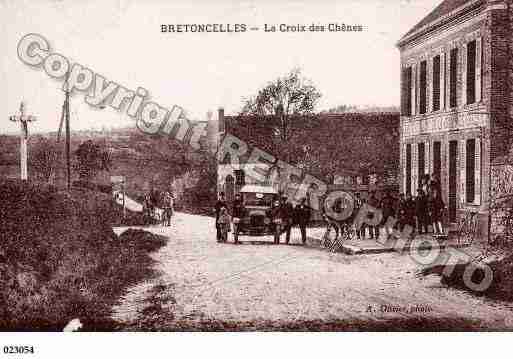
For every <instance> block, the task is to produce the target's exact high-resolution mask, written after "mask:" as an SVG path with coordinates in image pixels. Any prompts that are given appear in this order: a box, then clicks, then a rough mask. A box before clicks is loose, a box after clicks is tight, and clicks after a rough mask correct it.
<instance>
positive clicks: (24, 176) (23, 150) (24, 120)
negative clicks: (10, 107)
mask: <svg viewBox="0 0 513 359" xmlns="http://www.w3.org/2000/svg"><path fill="white" fill-rule="evenodd" d="M9 120H11V121H13V122H20V126H21V138H20V167H21V180H22V181H26V180H28V169H27V162H28V154H27V140H28V122H33V121H35V120H36V117H35V116H32V115H25V105H24V103H23V101H22V102H21V104H20V113H19V115H13V116H10V117H9Z"/></svg>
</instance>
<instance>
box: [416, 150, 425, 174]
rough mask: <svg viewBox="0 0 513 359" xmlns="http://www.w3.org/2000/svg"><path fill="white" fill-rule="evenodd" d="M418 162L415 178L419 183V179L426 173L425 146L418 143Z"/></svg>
mask: <svg viewBox="0 0 513 359" xmlns="http://www.w3.org/2000/svg"><path fill="white" fill-rule="evenodd" d="M418 161H419V165H418V168H417V170H418V174H417V177H418V180H419V181H420V180H421V178H422V177H423V176H424V174H425V173H426V145H425V144H424V142H419V143H418Z"/></svg>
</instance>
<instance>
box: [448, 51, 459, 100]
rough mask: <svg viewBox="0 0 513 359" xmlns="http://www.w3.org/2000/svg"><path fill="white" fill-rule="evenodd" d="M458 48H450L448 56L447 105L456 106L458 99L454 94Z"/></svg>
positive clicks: (456, 80) (456, 81)
mask: <svg viewBox="0 0 513 359" xmlns="http://www.w3.org/2000/svg"><path fill="white" fill-rule="evenodd" d="M457 71H458V48H454V49H452V50H451V53H450V58H449V106H450V107H456V106H457V105H458V100H457V96H456V85H457V83H458V79H457V76H458V72H457Z"/></svg>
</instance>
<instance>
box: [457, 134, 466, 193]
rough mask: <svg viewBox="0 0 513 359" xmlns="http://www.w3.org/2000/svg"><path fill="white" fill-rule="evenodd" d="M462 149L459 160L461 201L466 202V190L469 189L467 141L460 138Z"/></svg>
mask: <svg viewBox="0 0 513 359" xmlns="http://www.w3.org/2000/svg"><path fill="white" fill-rule="evenodd" d="M459 143H460V151H459V154H458V162H459V169H460V202H461V203H465V202H466V197H467V196H466V190H467V141H466V140H465V139H463V140H460V141H459Z"/></svg>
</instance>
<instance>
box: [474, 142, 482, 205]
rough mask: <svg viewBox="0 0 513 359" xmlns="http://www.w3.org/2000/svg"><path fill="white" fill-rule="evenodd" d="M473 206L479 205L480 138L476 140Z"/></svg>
mask: <svg viewBox="0 0 513 359" xmlns="http://www.w3.org/2000/svg"><path fill="white" fill-rule="evenodd" d="M475 152H476V156H475V161H476V162H475V169H474V171H475V175H474V178H475V185H474V204H476V205H481V138H476V150H475Z"/></svg>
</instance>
